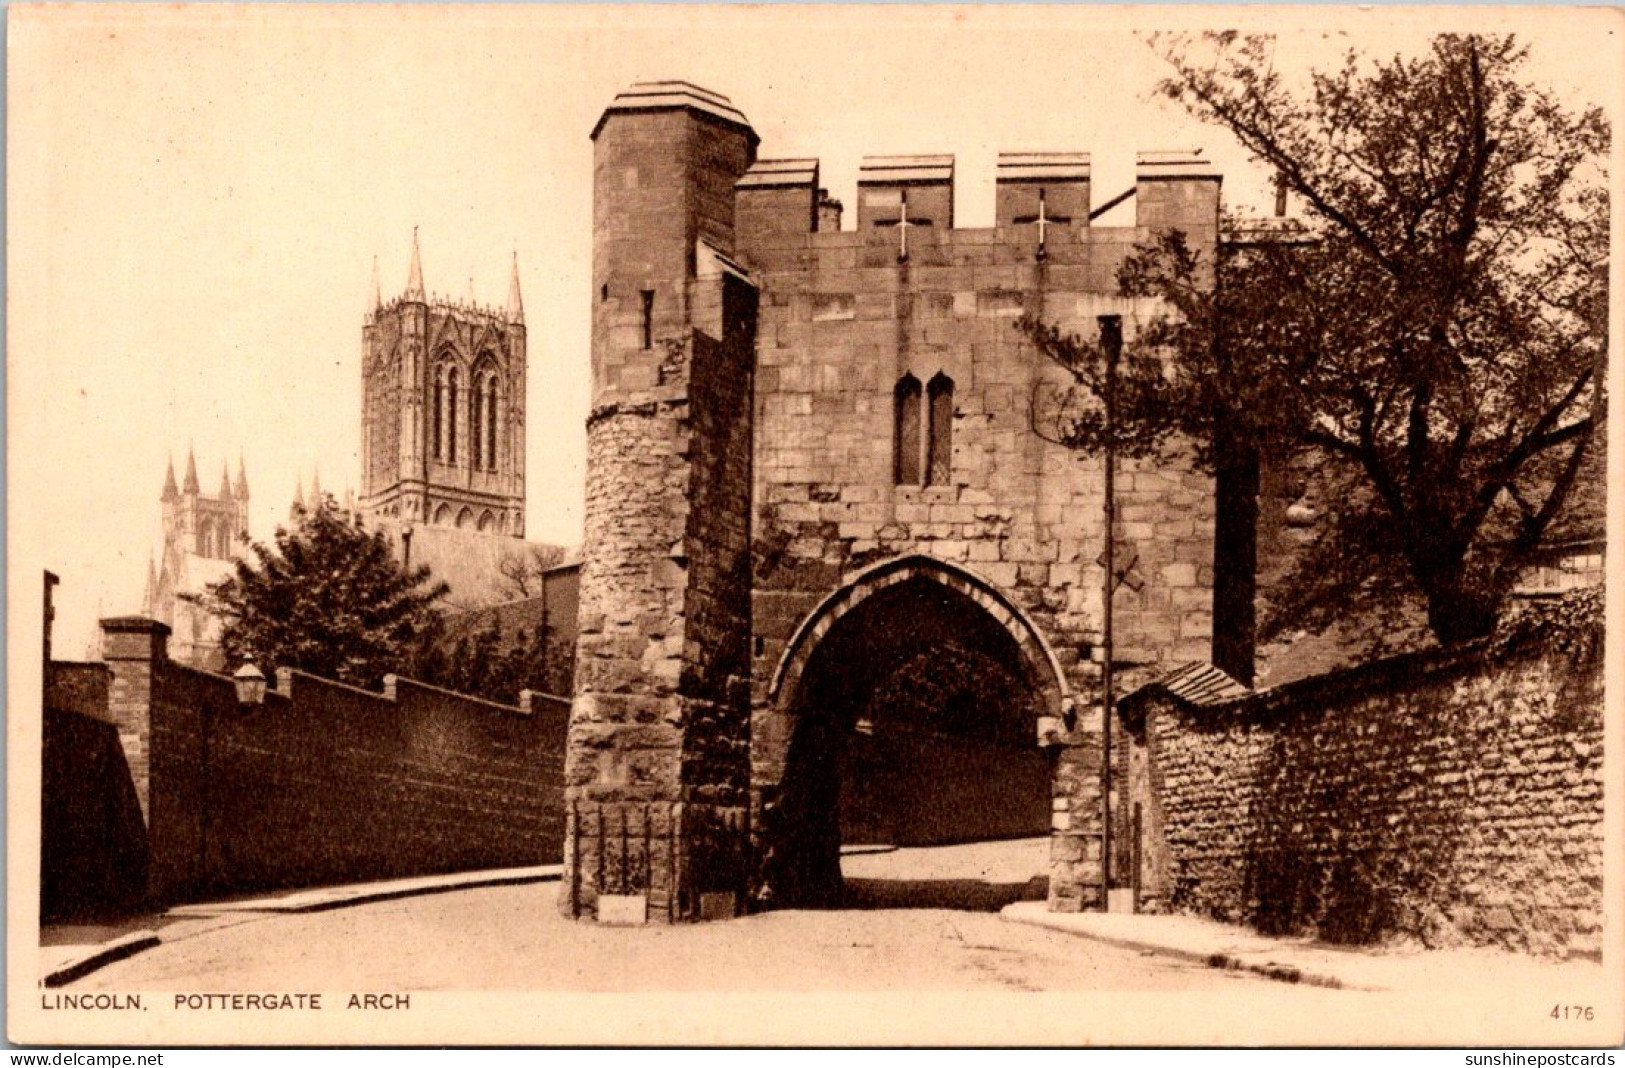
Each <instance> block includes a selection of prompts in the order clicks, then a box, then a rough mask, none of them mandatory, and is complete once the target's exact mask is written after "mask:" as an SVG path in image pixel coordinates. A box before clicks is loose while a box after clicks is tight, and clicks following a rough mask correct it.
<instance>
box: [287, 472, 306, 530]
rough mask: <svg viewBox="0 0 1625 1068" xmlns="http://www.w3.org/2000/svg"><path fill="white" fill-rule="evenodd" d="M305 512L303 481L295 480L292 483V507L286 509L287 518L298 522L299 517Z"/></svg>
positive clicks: (300, 479)
mask: <svg viewBox="0 0 1625 1068" xmlns="http://www.w3.org/2000/svg"><path fill="white" fill-rule="evenodd" d="M304 510H305V480H304V479H302V478H299V479H295V480H294V483H293V506H292V507H290V508H289V509H288V518H289V519H292V520H294V521H298V519H299V515H300V513H301V512H303V511H304Z"/></svg>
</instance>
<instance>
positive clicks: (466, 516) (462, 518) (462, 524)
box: [457, 507, 474, 530]
mask: <svg viewBox="0 0 1625 1068" xmlns="http://www.w3.org/2000/svg"><path fill="white" fill-rule="evenodd" d="M473 525H474V509H472V508H467V507H465V508H464V509H463V510H462V511H460V512H458V513H457V529H458V530H467V529H469V528H470V527H472V526H473Z"/></svg>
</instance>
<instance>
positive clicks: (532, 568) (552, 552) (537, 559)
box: [497, 545, 564, 601]
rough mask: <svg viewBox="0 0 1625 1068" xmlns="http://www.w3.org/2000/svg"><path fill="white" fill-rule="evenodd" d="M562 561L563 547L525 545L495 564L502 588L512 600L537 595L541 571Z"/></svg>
mask: <svg viewBox="0 0 1625 1068" xmlns="http://www.w3.org/2000/svg"><path fill="white" fill-rule="evenodd" d="M563 562H564V549H563V548H562V547H560V546H557V545H527V546H525V548H524V550H523V551H522V552H519V553H515V554H513V555H511V556H504V557H503V558H502V560H501V561H500V562H499V563H498V564H497V571H498V573H499V574H501V575H502V580H503V581H502V589H503V592H504V593H506V594H507V595H508V596H509V597H510V598H512V599H513V600H516V601H517V600H522V599H524V598H527V597H535V596H538V595H539V594H540V593H541V592H542V573H543V572H545V571H547V570H548V569H549V568H552V567H557V566H558V565H559V564H561V563H563Z"/></svg>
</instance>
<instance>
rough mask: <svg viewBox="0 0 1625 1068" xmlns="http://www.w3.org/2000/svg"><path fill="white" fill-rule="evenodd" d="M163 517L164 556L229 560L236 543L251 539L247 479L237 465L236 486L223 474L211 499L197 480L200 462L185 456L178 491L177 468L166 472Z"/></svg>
mask: <svg viewBox="0 0 1625 1068" xmlns="http://www.w3.org/2000/svg"><path fill="white" fill-rule="evenodd" d="M160 501H161V502H162V504H163V516H164V554H165V555H166V556H168V555H170V554H171V553H187V554H189V555H192V556H201V557H203V558H204V559H207V560H229V559H231V558H232V556H233V548H234V546H235V545H236V543H237V540H238V539H239V538H242V537H246V536H247V535H248V475H247V473H246V472H245V471H244V470H243V464H242V461H241V460H239V461H238V462H237V484H236V485H235V486H233V485H232V482H231V476H230V474H229V472H228V470H227V469H226V468H224V467H222V469H221V471H220V488H219V490H218V491H217V492H216V493H215V494H214V495H213V496H210V495H209V494H206V493H204V492H203V491H202V487H201V486H200V484H199V482H198V477H197V458H196V457H195V456H194V455H193V454H192V451H191V450H190V449H188V450H187V452H186V478H185V480H184V481H183V482H182V483H181V485H180V486H179V487H178V488H177V487H176V485H175V465H174V463H173V462H171V463H170V465H169V469H168V470H167V471H165V472H164V490H163V494H162V496H161V497H160Z"/></svg>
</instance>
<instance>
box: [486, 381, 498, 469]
mask: <svg viewBox="0 0 1625 1068" xmlns="http://www.w3.org/2000/svg"><path fill="white" fill-rule="evenodd" d="M485 469H486V470H487V471H495V470H496V469H497V373H496V372H495V371H492V372H491V373H490V374H488V375H486V376H485Z"/></svg>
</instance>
